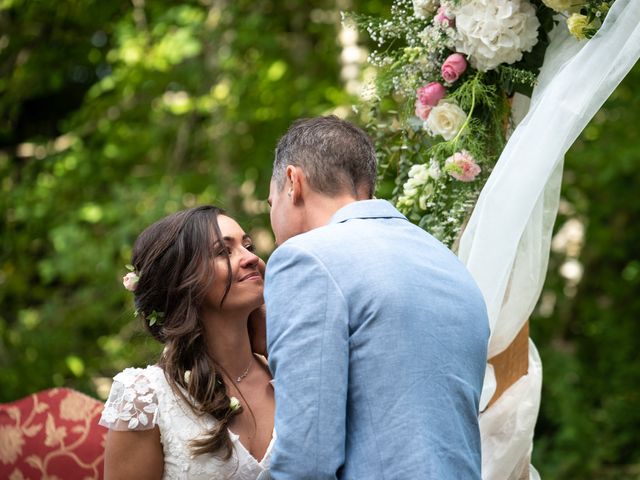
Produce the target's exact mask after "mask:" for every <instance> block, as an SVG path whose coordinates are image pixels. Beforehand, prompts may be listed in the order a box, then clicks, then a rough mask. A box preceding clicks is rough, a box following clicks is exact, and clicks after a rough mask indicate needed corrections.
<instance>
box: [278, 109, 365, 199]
mask: <svg viewBox="0 0 640 480" xmlns="http://www.w3.org/2000/svg"><path fill="white" fill-rule="evenodd" d="M288 165H294V166H297V167H300V168H301V169H302V170H303V171H304V173H305V175H306V176H307V180H308V182H309V185H310V186H311V188H313V189H314V190H316V191H318V192H320V193H323V194H325V195H328V196H334V195H337V194H340V193H344V192H347V191H348V192H350V193H352V194H353V195H355V196H356V197H359V196H360V195H358V194H359V193H363V192H364V193H363V194H364V195H366V196H367V197H368V198H371V197H372V196H373V192H374V189H375V184H376V152H375V149H374V147H373V144H372V143H371V140H370V139H369V137H368V136H367V134H366V133H364V132H363V131H362V130H361V129H359V128H358V127H356V126H355V125H353V124H351V123H349V122H347V121H345V120H341V119H339V118H338V117H335V116H333V115H331V116H328V117H317V118H304V119H300V120H296V121H295V122H294V123H293V124H292V125H291V127H289V130H287V133H285V134H284V136H283V137H282V138H281V139H280V141H279V142H278V146H277V147H276V157H275V161H274V162H273V181H274V182H275V184H276V187H277V188H278V191H281V190H282V188H283V187H284V183H285V170H286V168H287V166H288Z"/></svg>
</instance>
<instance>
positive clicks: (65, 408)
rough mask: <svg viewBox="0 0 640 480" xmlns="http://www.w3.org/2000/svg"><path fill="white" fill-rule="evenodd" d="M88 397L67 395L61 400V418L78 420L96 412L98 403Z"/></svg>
mask: <svg viewBox="0 0 640 480" xmlns="http://www.w3.org/2000/svg"><path fill="white" fill-rule="evenodd" d="M87 399H88V397H84V396H81V395H67V396H66V397H64V399H62V402H60V418H61V419H62V420H71V421H73V422H77V421H80V420H84V419H85V418H87V417H90V416H91V415H93V414H95V410H96V404H95V402H93V401H92V400H93V399H89V400H91V401H87Z"/></svg>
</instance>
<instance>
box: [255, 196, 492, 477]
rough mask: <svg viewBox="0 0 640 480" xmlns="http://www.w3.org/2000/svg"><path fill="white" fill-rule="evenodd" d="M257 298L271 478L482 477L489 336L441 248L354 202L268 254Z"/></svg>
mask: <svg viewBox="0 0 640 480" xmlns="http://www.w3.org/2000/svg"><path fill="white" fill-rule="evenodd" d="M265 299H266V304H267V343H268V351H269V365H270V368H271V370H272V373H273V375H274V379H275V397H276V417H275V429H276V431H277V432H278V435H277V440H276V441H275V444H274V447H273V454H272V458H271V476H272V478H273V479H276V480H280V479H291V480H304V479H318V480H319V479H333V478H340V479H354V480H378V479H380V480H382V479H399V480H400V479H401V480H412V479H433V480H448V479H451V480H453V479H456V480H458V479H464V480H473V479H480V465H481V462H480V436H479V431H478V401H479V397H480V391H481V387H482V381H483V376H484V371H485V364H486V359H487V357H486V355H487V341H488V337H489V327H488V320H487V314H486V308H485V305H484V301H483V299H482V296H481V294H480V291H479V290H478V287H477V286H476V284H475V283H474V281H473V280H472V278H471V276H470V275H469V273H468V272H467V270H466V269H465V267H464V266H463V265H462V264H461V263H460V261H459V260H458V259H457V257H456V256H455V255H454V254H453V253H452V252H451V251H450V250H448V249H447V248H446V247H445V246H444V245H442V244H441V243H440V242H438V241H437V240H435V239H434V238H433V237H432V236H431V235H429V234H427V233H426V232H424V231H423V230H422V229H420V228H418V227H417V226H415V225H413V224H411V223H410V222H409V221H408V220H407V219H406V218H405V217H404V216H403V215H402V214H400V213H399V212H398V211H397V210H396V209H395V208H394V207H393V206H392V205H391V204H390V203H388V202H387V201H384V200H366V201H360V202H355V203H351V204H349V205H347V206H345V207H344V208H342V209H340V210H339V211H338V212H336V214H335V215H334V216H333V218H332V219H331V221H330V222H329V224H328V225H326V226H323V227H321V228H317V229H315V230H312V231H310V232H307V233H304V234H301V235H298V236H295V237H293V238H291V239H289V240H288V241H286V242H285V243H284V244H283V245H281V246H280V247H279V248H277V249H276V250H275V252H274V253H273V254H272V256H271V258H270V259H269V262H268V265H267V273H266V288H265Z"/></svg>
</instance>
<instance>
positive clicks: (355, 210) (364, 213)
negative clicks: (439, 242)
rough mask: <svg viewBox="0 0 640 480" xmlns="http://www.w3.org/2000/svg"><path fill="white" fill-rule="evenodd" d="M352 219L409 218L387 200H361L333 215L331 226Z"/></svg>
mask: <svg viewBox="0 0 640 480" xmlns="http://www.w3.org/2000/svg"><path fill="white" fill-rule="evenodd" d="M352 218H402V219H404V220H406V219H407V218H406V217H405V216H404V215H402V214H401V213H400V212H399V211H398V210H396V208H395V207H394V206H393V205H391V204H390V203H389V202H388V201H386V200H360V201H357V202H352V203H350V204H348V205H345V206H344V207H342V208H341V209H340V210H338V211H337V212H336V213H334V214H333V216H332V217H331V220H329V224H332V223H342V222H346V221H347V220H351V219H352Z"/></svg>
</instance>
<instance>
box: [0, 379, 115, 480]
mask: <svg viewBox="0 0 640 480" xmlns="http://www.w3.org/2000/svg"><path fill="white" fill-rule="evenodd" d="M101 410H102V403H101V402H99V401H98V400H95V399H93V398H91V397H88V396H86V395H84V394H82V393H79V392H76V391H74V390H70V389H66V388H53V389H50V390H45V391H43V392H38V393H35V394H33V395H31V396H29V397H26V398H23V399H21V400H18V401H16V402H13V403H11V404H0V478H7V479H9V480H25V479H27V478H47V479H49V480H53V479H61V478H82V479H83V480H90V479H101V478H102V475H103V472H102V471H103V465H104V443H105V436H106V432H107V430H106V429H105V428H103V427H101V426H99V425H98V417H99V415H100V412H101ZM71 464H72V465H74V466H73V468H71V467H70V465H71Z"/></svg>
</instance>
